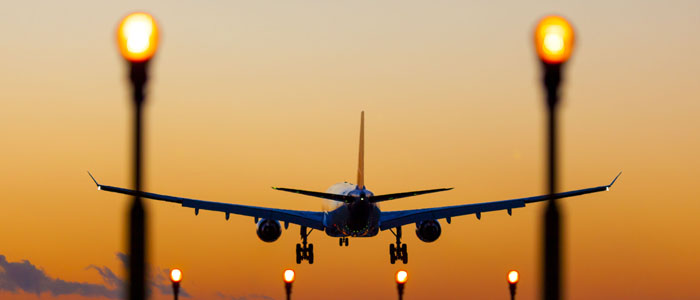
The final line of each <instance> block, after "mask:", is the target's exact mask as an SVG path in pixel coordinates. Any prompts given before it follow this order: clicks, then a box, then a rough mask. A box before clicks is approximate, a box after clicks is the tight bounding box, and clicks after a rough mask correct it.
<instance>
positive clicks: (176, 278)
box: [170, 269, 182, 300]
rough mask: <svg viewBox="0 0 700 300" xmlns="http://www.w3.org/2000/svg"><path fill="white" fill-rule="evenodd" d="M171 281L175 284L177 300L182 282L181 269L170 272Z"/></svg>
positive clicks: (174, 289)
mask: <svg viewBox="0 0 700 300" xmlns="http://www.w3.org/2000/svg"><path fill="white" fill-rule="evenodd" d="M170 281H172V283H173V297H174V299H175V300H177V297H178V294H180V281H182V271H180V269H172V270H170Z"/></svg>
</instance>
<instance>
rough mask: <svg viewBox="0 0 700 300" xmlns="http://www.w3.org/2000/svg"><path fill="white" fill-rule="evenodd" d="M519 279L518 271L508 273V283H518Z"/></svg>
mask: <svg viewBox="0 0 700 300" xmlns="http://www.w3.org/2000/svg"><path fill="white" fill-rule="evenodd" d="M519 279H520V274H518V271H516V270H512V271H510V272H508V282H509V283H510V284H516V283H518V280H519Z"/></svg>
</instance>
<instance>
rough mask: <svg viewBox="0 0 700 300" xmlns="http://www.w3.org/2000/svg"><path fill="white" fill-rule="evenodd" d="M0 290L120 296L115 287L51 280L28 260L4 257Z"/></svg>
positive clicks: (1, 266) (37, 293)
mask: <svg viewBox="0 0 700 300" xmlns="http://www.w3.org/2000/svg"><path fill="white" fill-rule="evenodd" d="M107 270H109V269H107ZM110 273H111V271H110ZM103 278H104V276H103ZM0 290H5V291H10V292H18V291H24V292H27V293H33V294H36V295H37V296H39V295H41V293H46V292H48V293H50V294H51V295H54V296H60V295H81V296H86V297H106V298H110V299H116V298H119V296H120V295H121V293H120V292H119V291H118V290H117V289H116V288H115V287H112V288H110V287H107V286H104V285H101V284H94V283H85V282H74V281H65V280H63V279H60V278H51V277H49V276H48V275H46V272H44V270H42V269H40V268H37V267H36V266H35V265H33V264H32V263H31V262H29V261H28V260H23V261H21V262H8V261H7V259H6V258H5V256H4V255H0Z"/></svg>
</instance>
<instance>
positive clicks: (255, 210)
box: [88, 172, 325, 230]
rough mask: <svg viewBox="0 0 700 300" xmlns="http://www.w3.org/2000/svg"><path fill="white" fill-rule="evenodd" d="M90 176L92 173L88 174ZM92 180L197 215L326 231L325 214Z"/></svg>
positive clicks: (115, 190)
mask: <svg viewBox="0 0 700 300" xmlns="http://www.w3.org/2000/svg"><path fill="white" fill-rule="evenodd" d="M88 174H90V172H88ZM90 178H92V180H93V181H94V182H95V184H96V185H97V189H98V190H102V191H108V192H113V193H119V194H125V195H132V196H136V195H139V196H141V197H143V198H148V199H153V200H160V201H166V202H173V203H179V204H181V205H182V206H183V207H190V208H194V209H195V214H196V213H199V210H200V209H203V210H211V211H220V212H223V213H226V219H228V217H229V214H236V215H243V216H250V217H255V218H265V219H271V220H277V221H282V222H289V223H294V224H297V225H301V226H306V227H310V228H314V229H318V230H324V229H325V225H323V219H324V213H323V212H315V211H299V210H288V209H276V208H267V207H257V206H248V205H240V204H231V203H222V202H212V201H204V200H196V199H189V198H181V197H173V196H167V195H161V194H154V193H147V192H140V193H139V192H137V191H134V190H129V189H125V188H120V187H114V186H108V185H102V184H99V183H97V180H95V177H92V174H90Z"/></svg>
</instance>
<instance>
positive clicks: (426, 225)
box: [416, 220, 442, 243]
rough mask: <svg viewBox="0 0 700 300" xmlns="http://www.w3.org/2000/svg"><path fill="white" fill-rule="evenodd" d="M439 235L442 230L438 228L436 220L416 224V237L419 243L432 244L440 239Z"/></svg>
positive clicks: (438, 223) (438, 224)
mask: <svg viewBox="0 0 700 300" xmlns="http://www.w3.org/2000/svg"><path fill="white" fill-rule="evenodd" d="M440 233H442V229H441V228H440V222H438V221H437V220H428V221H421V222H418V223H416V236H418V238H419V239H420V240H421V241H424V242H426V243H432V242H434V241H436V240H437V239H438V238H439V237H440Z"/></svg>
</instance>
